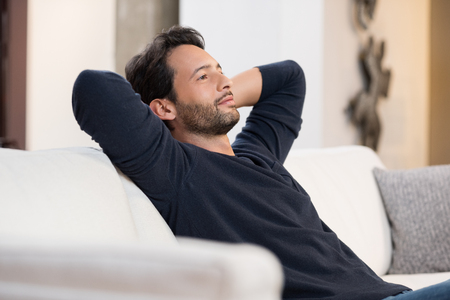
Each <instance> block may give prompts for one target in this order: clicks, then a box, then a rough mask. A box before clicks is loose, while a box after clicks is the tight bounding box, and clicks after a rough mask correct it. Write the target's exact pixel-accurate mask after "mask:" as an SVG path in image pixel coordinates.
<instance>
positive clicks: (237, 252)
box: [0, 146, 450, 300]
mask: <svg viewBox="0 0 450 300" xmlns="http://www.w3.org/2000/svg"><path fill="white" fill-rule="evenodd" d="M285 166H286V167H287V168H288V170H290V172H291V173H292V175H293V176H294V177H295V178H296V179H297V180H298V181H299V182H300V184H302V186H303V187H304V188H305V189H306V190H307V191H308V193H309V194H310V195H311V197H312V199H313V202H314V203H315V205H316V207H317V210H318V211H319V215H320V216H321V217H322V219H323V220H324V221H325V222H326V223H327V224H328V225H329V226H330V227H331V228H333V229H334V230H335V231H336V233H337V234H338V236H340V238H341V239H342V240H343V241H344V242H345V243H347V244H348V245H349V246H350V247H351V248H352V249H354V251H355V252H356V253H357V254H358V255H359V256H360V257H361V258H362V259H363V260H364V261H365V262H366V263H367V264H368V265H369V266H370V267H372V268H373V269H374V271H375V272H376V273H377V274H379V275H380V276H383V278H384V279H385V280H387V281H391V282H398V283H402V284H405V285H408V286H410V287H412V288H420V287H422V286H426V285H430V284H433V283H437V282H440V281H444V280H445V279H448V278H450V273H435V274H417V275H385V273H386V271H387V269H388V267H389V264H390V261H391V255H392V246H391V244H392V243H391V238H390V230H389V225H388V222H387V218H386V214H385V212H384V208H383V205H382V202H381V198H380V195H379V192H378V189H377V186H376V183H375V180H374V178H373V175H372V169H373V168H374V167H375V166H378V167H383V165H382V163H381V162H380V160H379V159H378V157H377V156H376V154H375V153H374V152H373V151H371V150H370V149H368V148H365V147H359V146H348V147H340V148H330V149H319V150H317V149H316V150H294V151H292V152H291V154H290V155H289V157H288V159H287V161H286V163H285ZM282 281H283V277H282V270H281V267H280V264H279V262H278V260H277V259H276V257H275V256H274V255H273V254H271V253H270V252H268V251H266V250H265V249H263V248H261V247H258V246H255V245H246V244H243V245H230V244H223V243H216V242H211V241H200V240H195V239H188V238H181V239H180V238H178V239H177V238H175V237H174V235H173V234H172V232H171V231H170V229H169V228H168V226H167V225H166V223H165V222H164V221H163V219H162V218H161V217H160V215H159V214H158V212H157V211H156V209H155V208H154V207H153V205H152V204H151V202H150V201H148V199H147V198H146V197H145V195H143V193H142V192H141V191H140V190H139V189H138V188H137V187H136V186H135V185H134V184H133V183H132V182H131V181H130V180H129V179H128V178H127V177H126V176H124V175H122V174H121V173H120V172H118V171H117V170H116V169H115V168H114V166H113V165H112V164H111V162H110V161H109V159H108V158H107V157H106V156H105V155H104V154H103V153H102V152H101V151H99V150H96V149H92V148H66V149H52V150H43V151H33V152H28V151H20V150H9V149H0V299H162V300H165V299H167V300H169V299H170V300H174V299H205V300H206V299H217V300H218V299H221V300H228V299H236V300H239V299H242V300H250V299H260V300H273V299H280V295H281V290H282Z"/></svg>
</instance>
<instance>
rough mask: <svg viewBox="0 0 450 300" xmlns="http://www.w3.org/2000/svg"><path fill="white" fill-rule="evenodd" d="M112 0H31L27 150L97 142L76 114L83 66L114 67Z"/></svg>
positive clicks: (29, 2)
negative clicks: (74, 90) (75, 93)
mask: <svg viewBox="0 0 450 300" xmlns="http://www.w3.org/2000/svg"><path fill="white" fill-rule="evenodd" d="M114 32H115V1H114V0H95V1H92V0H28V45H27V116H26V120H27V137H26V145H27V149H28V150H36V149H43V148H57V147H68V146H81V145H89V146H92V145H95V144H94V143H93V142H92V141H91V140H90V137H89V136H88V135H86V134H85V133H83V132H82V131H80V129H79V127H78V124H77V123H76V121H75V119H74V117H73V114H72V104H71V100H72V87H73V83H74V81H75V79H76V77H77V75H78V74H79V73H80V72H81V71H82V70H83V69H106V70H114Z"/></svg>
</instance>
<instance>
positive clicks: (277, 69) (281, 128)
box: [233, 61, 306, 162]
mask: <svg viewBox="0 0 450 300" xmlns="http://www.w3.org/2000/svg"><path fill="white" fill-rule="evenodd" d="M258 68H259V69H260V71H261V75H262V79H263V89H262V92H261V97H260V99H259V101H258V103H257V104H256V105H255V106H254V108H253V110H252V112H251V113H250V115H249V117H248V118H247V122H246V125H245V127H244V128H243V129H242V132H241V133H240V134H239V135H238V136H237V138H236V142H235V143H234V145H233V146H236V147H239V145H240V144H241V143H242V142H244V141H248V140H253V141H254V143H259V144H260V145H261V146H262V147H264V148H266V149H267V150H268V151H269V152H270V153H272V154H273V155H275V157H276V158H277V159H278V160H279V161H280V162H284V160H285V158H286V156H287V154H288V153H289V150H290V148H291V146H292V143H293V142H294V140H295V139H296V138H297V136H298V132H299V131H300V126H301V123H302V119H301V114H302V110H303V103H304V99H305V90H306V84H305V77H304V74H303V71H302V69H301V68H300V66H299V65H298V64H297V63H295V62H293V61H283V62H279V63H273V64H269V65H264V66H260V67H258Z"/></svg>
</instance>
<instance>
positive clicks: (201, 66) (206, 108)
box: [167, 45, 239, 136]
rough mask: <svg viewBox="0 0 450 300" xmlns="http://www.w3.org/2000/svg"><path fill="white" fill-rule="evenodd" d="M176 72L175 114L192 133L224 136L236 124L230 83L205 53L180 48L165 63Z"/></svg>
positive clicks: (193, 47)
mask: <svg viewBox="0 0 450 300" xmlns="http://www.w3.org/2000/svg"><path fill="white" fill-rule="evenodd" d="M167 62H168V64H169V66H171V67H172V68H173V69H174V70H175V75H174V89H175V91H176V94H177V101H176V104H175V106H176V113H177V118H179V119H180V120H181V121H182V123H183V125H184V126H185V129H186V130H187V131H189V132H191V133H195V134H200V135H206V136H214V135H224V134H226V133H227V132H228V131H230V129H231V128H233V126H234V125H236V123H237V122H238V121H239V112H238V111H237V110H236V105H235V103H234V100H233V94H232V92H231V86H232V82H231V80H230V79H229V78H228V77H226V76H225V75H223V73H222V68H221V67H220V65H219V64H218V63H217V61H216V60H215V59H214V58H212V57H211V56H210V55H209V54H208V53H207V52H206V51H204V50H202V49H200V48H198V47H196V46H193V45H182V46H178V47H176V48H175V49H174V50H172V53H171V54H170V56H169V57H168V60H167Z"/></svg>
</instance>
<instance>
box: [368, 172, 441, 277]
mask: <svg viewBox="0 0 450 300" xmlns="http://www.w3.org/2000/svg"><path fill="white" fill-rule="evenodd" d="M373 173H374V175H375V178H376V180H377V183H378V186H379V189H380V192H381V196H382V198H383V201H384V205H385V208H386V212H387V215H388V218H389V221H390V223H391V230H392V239H393V246H394V253H393V259H392V264H391V267H390V269H389V271H388V273H389V274H415V273H431V272H445V271H450V165H442V166H432V167H426V168H419V169H412V170H404V171H403V170H392V171H386V170H382V169H378V168H376V169H374V171H373Z"/></svg>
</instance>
